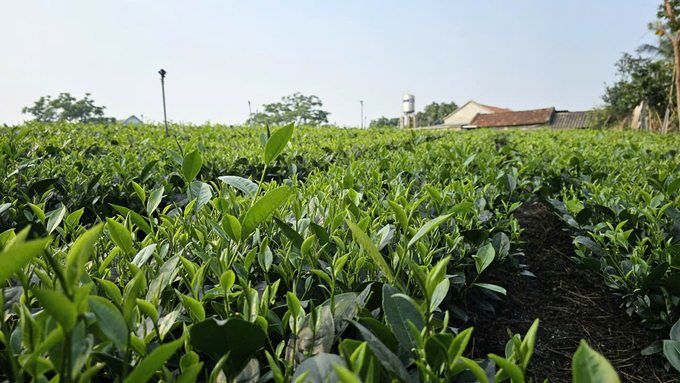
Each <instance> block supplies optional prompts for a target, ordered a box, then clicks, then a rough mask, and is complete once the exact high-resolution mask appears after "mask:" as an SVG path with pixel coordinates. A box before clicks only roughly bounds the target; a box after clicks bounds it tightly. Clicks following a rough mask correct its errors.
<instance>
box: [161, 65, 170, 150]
mask: <svg viewBox="0 0 680 383" xmlns="http://www.w3.org/2000/svg"><path fill="white" fill-rule="evenodd" d="M166 73H167V72H166V71H165V69H161V70H159V71H158V74H160V75H161V89H162V90H163V120H164V121H165V137H170V133H169V132H168V114H167V112H166V111H165V74H166Z"/></svg>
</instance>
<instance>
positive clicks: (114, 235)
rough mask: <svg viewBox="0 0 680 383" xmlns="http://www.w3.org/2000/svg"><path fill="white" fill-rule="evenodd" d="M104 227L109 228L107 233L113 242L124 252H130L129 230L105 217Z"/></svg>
mask: <svg viewBox="0 0 680 383" xmlns="http://www.w3.org/2000/svg"><path fill="white" fill-rule="evenodd" d="M106 227H107V228H108V229H109V235H110V236H111V239H112V240H113V242H114V243H115V244H116V245H117V246H118V247H120V249H121V250H123V251H124V252H125V253H127V254H130V253H132V250H133V248H132V234H130V231H129V230H128V229H127V228H126V227H125V226H124V225H123V224H121V223H118V222H116V221H114V220H112V219H111V218H107V219H106Z"/></svg>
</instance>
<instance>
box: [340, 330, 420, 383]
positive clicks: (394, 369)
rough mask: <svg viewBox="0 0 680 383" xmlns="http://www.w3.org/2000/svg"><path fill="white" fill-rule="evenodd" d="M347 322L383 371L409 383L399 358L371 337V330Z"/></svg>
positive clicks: (406, 372)
mask: <svg viewBox="0 0 680 383" xmlns="http://www.w3.org/2000/svg"><path fill="white" fill-rule="evenodd" d="M349 322H350V323H351V324H352V325H354V327H356V328H357V330H359V333H360V334H361V337H362V338H364V340H365V341H366V343H368V346H369V347H370V348H371V351H372V352H373V354H375V356H376V357H377V358H378V360H380V364H382V366H383V367H384V368H385V370H387V371H389V372H391V373H392V374H394V376H395V377H396V378H398V379H399V380H401V381H402V382H409V381H410V380H411V379H410V376H409V374H408V371H406V367H404V365H403V364H402V363H401V361H400V360H399V358H398V357H397V356H396V355H395V354H394V353H393V352H392V351H390V349H389V348H387V346H385V345H384V344H383V343H382V342H381V341H380V339H378V338H377V337H376V336H375V335H373V333H372V332H371V330H369V329H367V328H366V327H364V326H363V325H361V323H359V322H357V321H355V320H350V321H349Z"/></svg>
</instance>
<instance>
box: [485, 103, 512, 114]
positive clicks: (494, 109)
mask: <svg viewBox="0 0 680 383" xmlns="http://www.w3.org/2000/svg"><path fill="white" fill-rule="evenodd" d="M480 105H482V106H483V107H485V108H487V109H491V110H493V112H494V113H503V112H509V111H510V109H505V108H497V107H495V106H491V105H484V104H480Z"/></svg>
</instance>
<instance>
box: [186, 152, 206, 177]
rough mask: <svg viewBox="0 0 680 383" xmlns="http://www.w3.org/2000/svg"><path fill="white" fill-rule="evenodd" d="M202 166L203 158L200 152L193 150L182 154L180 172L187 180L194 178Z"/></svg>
mask: <svg viewBox="0 0 680 383" xmlns="http://www.w3.org/2000/svg"><path fill="white" fill-rule="evenodd" d="M202 166H203V159H202V158H201V152H199V151H198V150H194V151H193V152H191V153H189V154H187V155H186V156H184V159H183V160H182V174H183V175H184V179H185V180H186V181H187V182H191V181H193V180H194V178H196V176H197V175H198V173H199V172H200V171H201V167H202Z"/></svg>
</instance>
